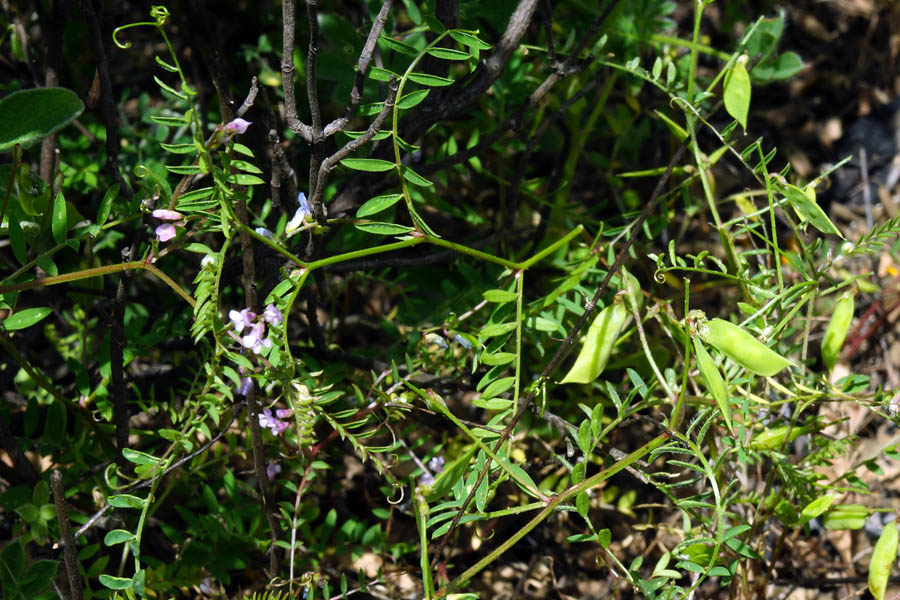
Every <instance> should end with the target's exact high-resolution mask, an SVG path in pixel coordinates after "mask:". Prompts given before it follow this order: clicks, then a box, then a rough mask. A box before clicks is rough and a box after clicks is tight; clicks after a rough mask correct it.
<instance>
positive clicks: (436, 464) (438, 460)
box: [428, 456, 444, 473]
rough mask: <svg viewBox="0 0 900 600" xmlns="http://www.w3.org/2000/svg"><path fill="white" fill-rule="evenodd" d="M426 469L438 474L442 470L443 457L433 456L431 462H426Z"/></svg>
mask: <svg viewBox="0 0 900 600" xmlns="http://www.w3.org/2000/svg"><path fill="white" fill-rule="evenodd" d="M428 468H429V469H431V470H432V471H434V472H435V473H440V472H441V471H443V470H444V457H443V456H433V457H432V458H431V460H429V461H428Z"/></svg>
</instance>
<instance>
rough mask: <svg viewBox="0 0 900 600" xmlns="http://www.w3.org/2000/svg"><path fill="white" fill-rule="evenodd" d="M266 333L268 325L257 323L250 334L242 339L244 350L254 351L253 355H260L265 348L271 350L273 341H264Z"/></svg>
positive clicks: (267, 339) (251, 328)
mask: <svg viewBox="0 0 900 600" xmlns="http://www.w3.org/2000/svg"><path fill="white" fill-rule="evenodd" d="M265 333H266V324H265V323H256V324H255V325H252V326H251V327H250V333H248V334H247V335H245V336H244V337H243V338H242V339H241V343H242V344H243V345H244V348H247V349H248V350H253V354H259V353H260V352H262V350H263V348H271V347H272V340H270V339H269V338H266V339H263V335H265Z"/></svg>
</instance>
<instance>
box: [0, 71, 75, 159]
mask: <svg viewBox="0 0 900 600" xmlns="http://www.w3.org/2000/svg"><path fill="white" fill-rule="evenodd" d="M83 110H84V104H83V103H82V102H81V100H79V99H78V96H77V95H76V94H75V92H73V91H71V90H67V89H65V88H56V87H49V88H38V89H32V90H21V91H18V92H13V93H12V94H9V95H8V96H6V97H5V98H3V99H2V100H0V152H4V151H6V150H9V149H10V148H12V147H13V146H14V145H16V144H20V145H21V146H23V147H25V148H27V147H29V146H31V145H33V144H36V143H37V142H39V141H41V140H42V139H44V138H45V137H48V136H50V135H53V134H54V133H55V132H56V131H58V130H59V129H61V128H63V127H65V126H66V125H68V124H69V123H71V122H72V121H74V120H75V118H77V117H78V115H80V114H81V113H82V111H83Z"/></svg>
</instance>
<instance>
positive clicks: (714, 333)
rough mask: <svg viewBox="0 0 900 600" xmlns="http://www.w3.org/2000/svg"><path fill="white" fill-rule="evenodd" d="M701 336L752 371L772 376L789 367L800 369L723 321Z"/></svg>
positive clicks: (715, 322) (704, 329) (715, 321)
mask: <svg viewBox="0 0 900 600" xmlns="http://www.w3.org/2000/svg"><path fill="white" fill-rule="evenodd" d="M700 337H701V338H702V339H703V341H705V342H706V343H708V344H710V345H711V346H714V347H715V348H716V349H717V350H719V352H721V353H722V354H724V355H725V356H727V357H728V358H730V359H731V360H733V361H734V362H736V363H737V364H739V365H741V366H742V367H744V368H745V369H747V370H748V371H751V372H753V373H756V374H757V375H762V376H764V377H771V376H772V375H775V374H776V373H778V372H779V371H781V370H782V369H784V368H785V367H793V366H796V365H794V363H792V362H791V361H789V360H788V359H786V358H785V357H783V356H781V355H780V354H778V353H777V352H775V351H774V350H772V349H771V348H769V347H768V346H766V345H765V344H763V343H762V342H760V341H759V340H758V339H756V338H755V337H753V336H752V335H751V334H750V333H748V332H747V331H745V330H744V329H743V328H741V327H739V326H737V325H735V324H734V323H729V322H728V321H724V320H722V319H712V320H710V321H709V322H707V323H706V325H704V326H702V327H700Z"/></svg>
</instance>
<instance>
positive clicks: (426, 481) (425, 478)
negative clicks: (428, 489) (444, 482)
mask: <svg viewBox="0 0 900 600" xmlns="http://www.w3.org/2000/svg"><path fill="white" fill-rule="evenodd" d="M433 483H434V476H433V475H432V474H431V473H425V474H424V475H422V476H421V477H419V485H431V484H433Z"/></svg>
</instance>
